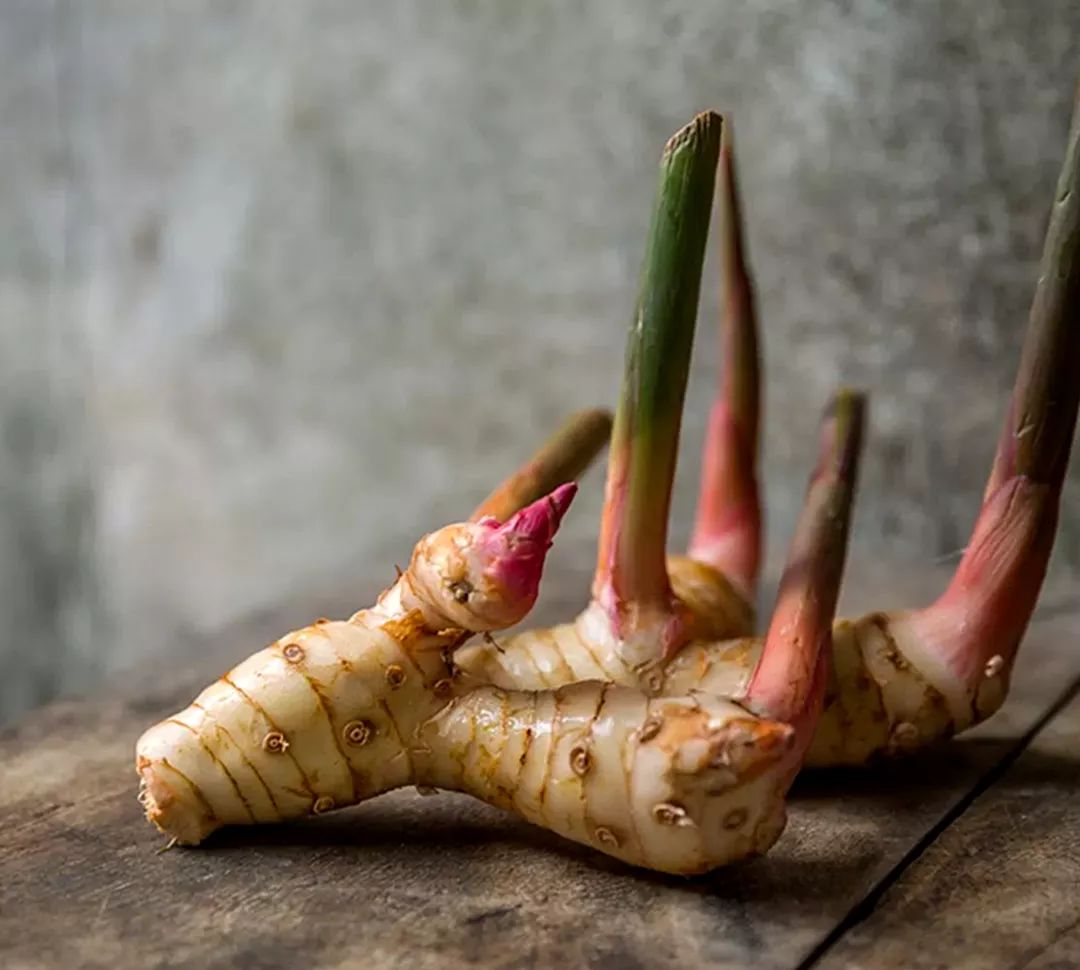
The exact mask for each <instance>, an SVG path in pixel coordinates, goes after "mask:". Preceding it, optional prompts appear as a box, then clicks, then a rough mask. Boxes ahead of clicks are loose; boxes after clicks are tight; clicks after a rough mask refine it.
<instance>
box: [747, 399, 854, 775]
mask: <svg viewBox="0 0 1080 970" xmlns="http://www.w3.org/2000/svg"><path fill="white" fill-rule="evenodd" d="M864 413H865V399H864V398H863V396H862V395H861V394H858V393H856V392H854V391H848V390H842V391H839V392H838V393H837V395H836V397H835V398H834V399H833V401H832V402H831V404H830V406H829V408H828V409H827V410H826V413H825V417H824V419H823V421H822V428H821V445H820V448H819V451H818V463H817V467H816V468H815V470H814V472H813V474H812V475H811V477H810V483H809V485H808V487H807V491H806V499H805V501H804V503H803V508H802V512H801V514H800V516H799V521H798V523H797V525H796V529H795V535H794V537H793V539H792V541H791V546H790V548H789V550H788V558H787V565H786V566H785V568H784V573H783V576H782V578H781V580H780V589H779V593H778V594H777V599H776V607H775V609H774V610H773V615H772V620H771V621H770V623H769V631H768V633H767V634H766V637H765V645H764V647H763V648H762V653H761V659H760V660H759V661H758V665H757V667H756V668H755V670H754V673H753V675H752V676H751V678H750V681H749V683H748V684H747V686H746V694H745V697H744V699H743V700H744V702H745V703H746V704H747V706H748V707H750V708H751V709H752V710H753V711H754V712H755V713H757V714H760V715H761V716H763V717H768V718H772V719H774V720H777V721H783V722H785V723H787V724H791V725H792V726H793V727H794V728H795V749H794V752H795V754H796V755H797V756H798V757H797V758H796V759H795V761H794V763H796V764H798V763H801V761H802V755H803V753H804V752H805V751H806V749H807V747H808V746H809V744H810V740H811V738H812V737H813V733H814V728H815V727H816V725H817V719H818V715H819V714H820V712H821V705H822V701H823V699H824V696H825V684H826V681H827V678H828V657H829V653H830V651H831V647H832V624H833V618H834V616H835V614H836V601H837V598H838V596H839V593H840V582H841V579H842V578H843V573H844V561H845V559H846V556H847V540H848V532H849V528H850V524H851V509H852V505H853V503H854V497H855V488H856V484H857V479H858V466H859V456H860V453H861V450H862V437H863V423H864Z"/></svg>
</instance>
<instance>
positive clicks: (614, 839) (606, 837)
mask: <svg viewBox="0 0 1080 970" xmlns="http://www.w3.org/2000/svg"><path fill="white" fill-rule="evenodd" d="M593 837H594V838H595V839H596V841H597V842H599V843H600V844H601V845H606V846H608V847H609V848H612V849H617V848H618V847H619V837H618V836H617V835H616V834H615V832H614V831H613V830H612V829H609V828H608V827H607V826H606V825H598V826H596V828H595V829H594V830H593Z"/></svg>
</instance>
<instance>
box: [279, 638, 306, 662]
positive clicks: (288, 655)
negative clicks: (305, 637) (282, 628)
mask: <svg viewBox="0 0 1080 970" xmlns="http://www.w3.org/2000/svg"><path fill="white" fill-rule="evenodd" d="M281 652H282V653H283V654H284V655H285V659H286V660H288V661H289V663H291V664H298V663H300V661H301V660H303V659H304V648H303V647H302V646H300V644H299V643H286V644H285V646H284V647H282V649H281Z"/></svg>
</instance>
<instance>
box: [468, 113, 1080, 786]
mask: <svg viewBox="0 0 1080 970" xmlns="http://www.w3.org/2000/svg"><path fill="white" fill-rule="evenodd" d="M1078 368H1080V110H1078V111H1077V113H1076V114H1075V115H1074V118H1073V123H1072V127H1071V130H1070V134H1069V138H1068V145H1067V151H1066V157H1065V162H1064V164H1063V167H1062V172H1061V176H1060V180H1059V182H1058V188H1057V192H1056V194H1055V201H1054V205H1053V208H1052V211H1051V217H1050V223H1049V227H1048V230H1047V237H1046V245H1045V248H1044V253H1043V257H1042V264H1041V267H1040V272H1039V281H1038V285H1037V288H1036V293H1035V299H1034V303H1033V306H1032V311H1031V317H1030V321H1029V324H1028V330H1027V334H1026V336H1025V340H1024V347H1023V352H1022V359H1021V363H1020V367H1019V372H1018V375H1017V380H1016V385H1015V388H1014V391H1013V396H1012V403H1011V406H1010V409H1009V414H1008V416H1007V420H1006V424H1005V429H1004V432H1003V434H1002V437H1001V440H1000V443H999V447H998V450H997V454H996V457H995V460H994V466H993V469H992V471H991V474H990V478H989V481H988V483H987V488H986V493H985V497H984V501H983V506H982V509H981V511H980V513H979V517H978V520H977V522H976V524H975V528H974V531H973V534H972V538H971V540H970V542H969V544H968V547H967V549H966V551H965V554H964V556H963V559H962V560H961V562H960V565H959V567H958V569H957V571H956V574H955V576H954V578H953V580H952V582H951V584H950V585H949V588H948V589H947V590H946V591H945V593H944V594H943V595H942V596H941V597H940V598H939V599H938V600H937V601H935V602H934V603H932V604H930V605H929V606H927V607H924V608H922V609H919V610H908V611H893V612H886V613H871V614H868V615H866V616H863V617H860V618H857V619H850V620H849V619H843V620H839V621H837V623H836V624H835V626H834V629H833V646H832V661H833V662H832V668H831V672H830V675H829V682H828V686H827V690H826V699H825V709H824V711H823V713H822V716H821V719H820V723H819V725H818V728H817V731H816V734H815V736H814V739H813V743H812V745H811V748H810V750H809V752H808V754H807V764H809V765H820V766H825V765H839V764H844V765H855V764H863V763H865V762H867V761H869V760H871V759H874V758H877V757H880V756H885V755H893V754H900V753H905V752H910V751H914V750H918V749H919V748H922V747H925V746H927V745H930V744H933V743H936V742H939V741H941V740H944V739H947V738H949V737H951V736H953V735H954V734H956V733H958V732H960V731H963V730H965V729H967V728H969V727H971V726H973V725H974V724H977V723H979V722H981V721H982V720H985V719H986V718H987V717H989V716H990V715H991V714H993V713H994V712H995V711H996V710H997V709H998V708H999V707H1000V705H1001V703H1002V702H1003V701H1004V699H1005V696H1006V693H1007V690H1008V683H1009V676H1010V673H1011V670H1012V667H1013V663H1014V662H1015V659H1016V654H1017V649H1018V647H1019V644H1020V641H1021V639H1022V637H1023V634H1024V631H1025V630H1026V628H1027V624H1028V622H1029V620H1030V618H1031V614H1032V612H1033V610H1034V608H1035V604H1036V600H1037V598H1038V594H1039V590H1040V587H1041V585H1042V580H1043V577H1044V574H1045V571H1046V567H1047V563H1048V561H1049V557H1050V552H1051V549H1052V546H1053V541H1054V534H1055V531H1056V525H1057V516H1058V506H1059V503H1060V495H1061V489H1062V486H1063V483H1064V480H1065V472H1066V469H1067V465H1068V458H1069V452H1070V448H1071V444H1072V440H1073V435H1074V432H1075V427H1076V420H1077V407H1078V400H1080V380H1078V379H1077V376H1076V375H1077V369H1078ZM708 481H709V479H708V477H707V478H706V484H707V483H708ZM702 501H703V503H706V499H705V498H704V497H703V499H702ZM674 576H675V573H674V572H672V577H673V579H674ZM697 578H698V582H697V583H696V584H695V596H694V597H693V598H691V597H686V598H685V600H684V603H689V604H691V605H692V609H691V610H690V613H691V616H692V624H691V627H692V626H693V624H696V625H697V627H698V629H702V628H708V626H709V625H710V617H711V618H713V619H715V621H716V622H723V621H724V620H725V619H726V606H725V605H724V597H726V596H727V595H728V594H729V590H730V584H728V583H726V582H724V581H723V580H722V579H715V580H713V581H712V582H710V578H711V577H710V574H709V573H699V574H698V577H697ZM673 585H677V584H674V583H673ZM710 598H711V600H712V601H710ZM686 628H687V627H685V626H684V629H686ZM763 645H764V641H762V640H761V639H760V638H755V637H742V638H738V639H726V638H724V637H722V636H718V637H710V636H708V635H701V634H696V635H695V636H693V637H692V638H691V640H690V642H689V643H686V644H685V645H684V646H682V648H681V649H678V650H676V651H675V652H674V654H673V655H672V656H671V657H670V659H667V660H666V661H664V662H663V663H661V664H660V665H659V666H658V667H657V668H655V669H652V670H650V671H648V672H647V673H646V674H645V675H643V674H642V672H641V671H640V670H638V669H635V668H634V667H633V666H631V665H628V664H626V663H624V662H623V658H622V655H621V653H620V650H619V644H618V642H617V640H616V638H615V637H614V635H613V633H612V630H611V626H610V624H608V623H607V622H606V617H605V615H604V612H603V610H601V609H599V608H597V607H596V606H595V605H594V606H592V607H590V608H589V609H587V610H586V612H585V613H584V614H582V616H580V617H579V618H578V619H577V621H575V622H574V623H572V624H567V625H565V626H563V627H557V628H556V629H555V630H554V631H552V632H551V634H550V635H548V636H545V637H540V638H536V637H530V636H528V635H522V636H520V637H511V638H506V639H504V640H503V641H502V642H501V647H502V648H503V649H502V652H501V653H499V654H497V655H496V654H492V653H490V652H488V651H485V650H483V649H473V648H468V649H467V650H466V651H465V652H464V653H463V654H462V656H461V657H460V661H461V664H462V666H463V667H464V668H465V669H466V670H467V671H470V672H473V671H475V672H476V673H477V674H478V675H479V676H483V677H485V678H487V679H489V680H491V681H492V682H494V683H496V684H499V685H502V686H504V687H514V686H519V687H520V686H531V685H533V684H543V685H544V686H556V685H558V684H561V683H567V682H569V681H571V680H573V679H576V678H578V677H580V676H581V675H582V674H585V672H586V671H588V670H591V669H594V668H600V669H602V670H603V671H604V673H605V675H607V676H609V677H611V678H612V679H613V680H615V681H617V682H620V683H645V684H646V685H647V686H648V687H649V689H651V690H653V691H655V692H658V693H682V692H686V691H689V690H695V689H697V690H705V691H708V692H710V693H717V694H723V695H727V696H732V695H735V694H737V693H738V692H739V691H741V690H745V689H746V687H747V685H748V684H749V683H750V677H751V674H752V672H753V671H754V669H755V667H756V666H757V664H758V662H759V659H760V657H761V652H762V648H763ZM587 675H588V676H594V675H593V674H591V673H589V674H587Z"/></svg>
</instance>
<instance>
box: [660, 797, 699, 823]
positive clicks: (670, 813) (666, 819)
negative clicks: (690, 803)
mask: <svg viewBox="0 0 1080 970" xmlns="http://www.w3.org/2000/svg"><path fill="white" fill-rule="evenodd" d="M652 814H653V818H654V819H656V821H657V822H659V823H660V824H661V825H693V824H694V820H693V819H692V818H690V816H689V815H687V814H686V809H685V808H683V807H682V805H676V804H675V803H674V802H659V803H658V804H656V805H653V810H652Z"/></svg>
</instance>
